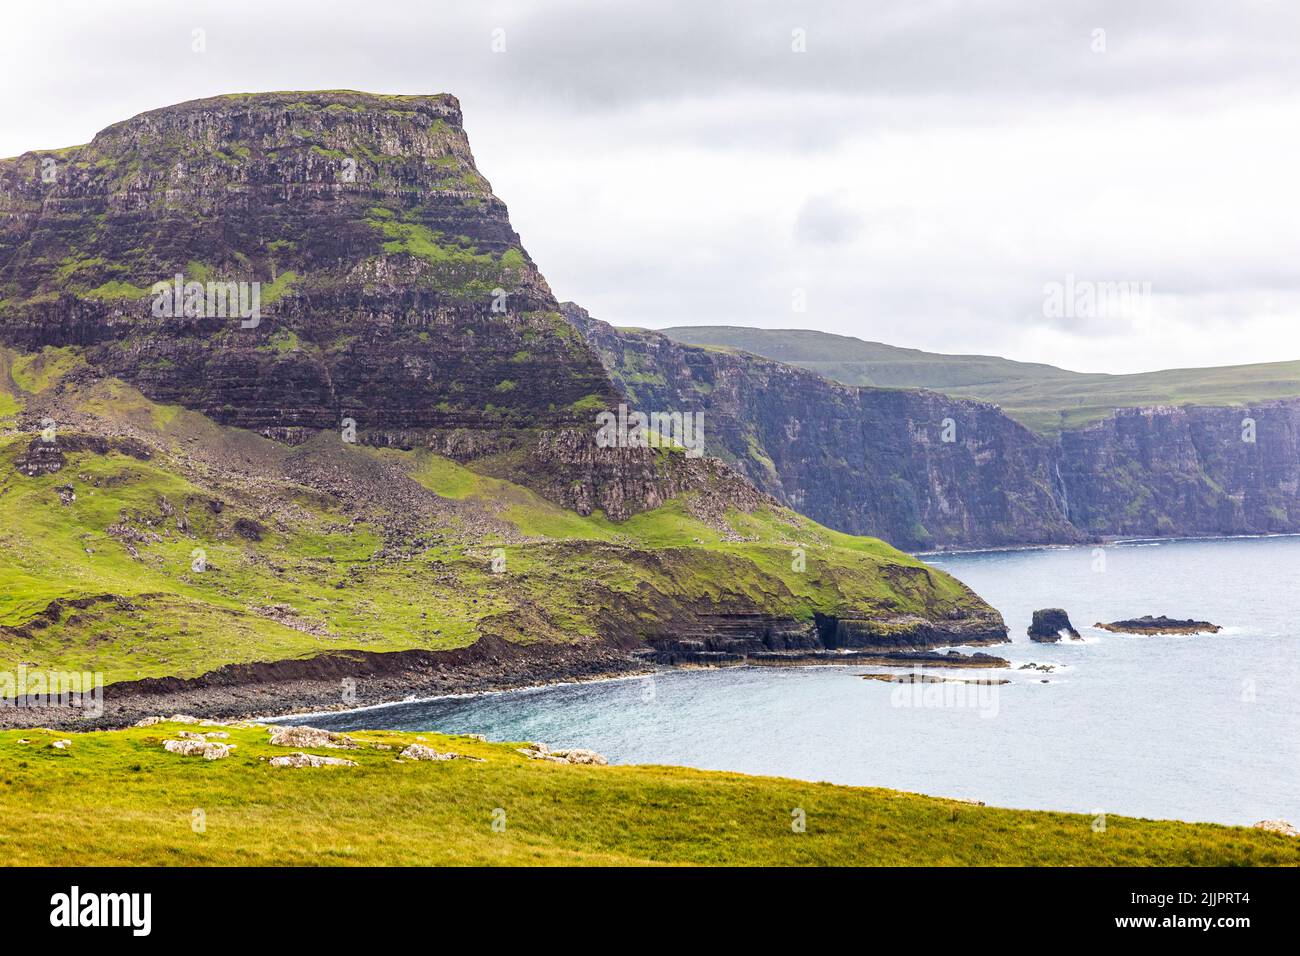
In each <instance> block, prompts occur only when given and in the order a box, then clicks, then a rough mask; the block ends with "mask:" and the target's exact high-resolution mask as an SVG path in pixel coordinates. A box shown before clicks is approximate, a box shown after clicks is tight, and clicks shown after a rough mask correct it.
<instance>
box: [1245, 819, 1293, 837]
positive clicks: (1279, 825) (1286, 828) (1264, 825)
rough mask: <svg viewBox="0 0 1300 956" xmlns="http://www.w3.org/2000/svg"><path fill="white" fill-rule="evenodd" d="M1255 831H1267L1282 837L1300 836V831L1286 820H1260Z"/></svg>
mask: <svg viewBox="0 0 1300 956" xmlns="http://www.w3.org/2000/svg"><path fill="white" fill-rule="evenodd" d="M1253 829H1255V830H1267V831H1268V832H1269V833H1279V834H1281V835H1282V836H1289V837H1293V836H1300V830H1297V829H1296V828H1295V827H1293V826H1291V824H1289V823H1287V822H1286V821H1285V820H1260V821H1259V822H1258V823H1256V824H1255V826H1254V827H1253Z"/></svg>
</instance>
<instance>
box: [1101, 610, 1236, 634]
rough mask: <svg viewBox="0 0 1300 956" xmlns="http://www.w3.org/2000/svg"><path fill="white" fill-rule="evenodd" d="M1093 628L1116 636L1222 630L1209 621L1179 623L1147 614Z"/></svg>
mask: <svg viewBox="0 0 1300 956" xmlns="http://www.w3.org/2000/svg"><path fill="white" fill-rule="evenodd" d="M1093 627H1099V628H1101V629H1102V630H1103V631H1112V632H1114V633H1117V634H1218V633H1219V631H1221V630H1223V628H1221V627H1219V626H1218V625H1217V624H1211V623H1210V622H1209V621H1192V620H1187V621H1179V620H1176V619H1174V618H1172V617H1165V616H1164V615H1161V616H1160V617H1152V616H1151V615H1150V614H1147V615H1145V616H1143V617H1135V618H1131V619H1129V620H1127V621H1112V622H1111V623H1109V624H1101V623H1097V624H1094V625H1093Z"/></svg>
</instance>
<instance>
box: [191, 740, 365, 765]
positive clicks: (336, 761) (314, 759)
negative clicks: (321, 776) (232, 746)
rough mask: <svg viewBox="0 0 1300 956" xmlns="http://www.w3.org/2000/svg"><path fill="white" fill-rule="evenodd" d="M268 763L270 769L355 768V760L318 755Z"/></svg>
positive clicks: (279, 759) (288, 755)
mask: <svg viewBox="0 0 1300 956" xmlns="http://www.w3.org/2000/svg"><path fill="white" fill-rule="evenodd" d="M212 746H219V745H217V744H213V745H212ZM269 762H270V764H271V766H272V767H355V766H356V765H357V762H356V761H355V760H345V759H343V758H342V757H322V756H320V755H319V754H304V753H296V754H286V755H284V756H283V757H272V758H271V759H270V761H269Z"/></svg>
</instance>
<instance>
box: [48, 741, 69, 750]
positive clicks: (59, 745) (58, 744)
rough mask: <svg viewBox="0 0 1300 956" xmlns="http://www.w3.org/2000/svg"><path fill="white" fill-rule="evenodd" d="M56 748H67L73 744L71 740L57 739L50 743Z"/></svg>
mask: <svg viewBox="0 0 1300 956" xmlns="http://www.w3.org/2000/svg"><path fill="white" fill-rule="evenodd" d="M50 746H51V747H53V748H54V749H55V750H67V749H68V748H69V747H71V746H72V741H71V740H55V741H53V742H52V743H51V744H50Z"/></svg>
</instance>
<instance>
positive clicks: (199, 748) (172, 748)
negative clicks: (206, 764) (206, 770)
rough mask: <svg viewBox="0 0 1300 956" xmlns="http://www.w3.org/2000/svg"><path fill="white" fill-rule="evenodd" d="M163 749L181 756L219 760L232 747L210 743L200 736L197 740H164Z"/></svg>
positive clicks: (228, 752) (228, 753)
mask: <svg viewBox="0 0 1300 956" xmlns="http://www.w3.org/2000/svg"><path fill="white" fill-rule="evenodd" d="M163 749H164V750H167V751H169V752H170V753H174V754H180V755H181V756H183V757H202V758H203V759H204V760H220V759H221V758H222V757H229V756H230V751H231V750H233V749H234V748H233V747H231V746H228V745H227V744H218V743H212V742H210V741H207V740H203V739H202V738H200V739H198V740H164V741H163Z"/></svg>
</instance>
